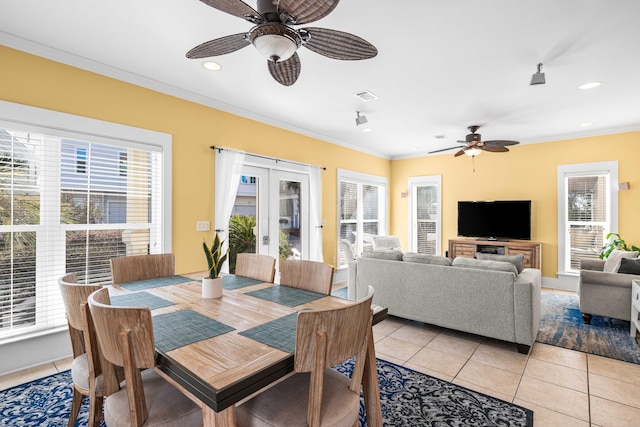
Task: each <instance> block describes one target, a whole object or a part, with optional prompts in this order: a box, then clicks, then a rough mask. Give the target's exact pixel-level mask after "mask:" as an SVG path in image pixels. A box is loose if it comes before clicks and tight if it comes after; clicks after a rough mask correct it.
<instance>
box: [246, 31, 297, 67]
mask: <svg viewBox="0 0 640 427" xmlns="http://www.w3.org/2000/svg"><path fill="white" fill-rule="evenodd" d="M249 37H250V41H251V44H253V46H254V47H255V48H256V50H257V51H258V53H259V54H260V55H262V56H263V57H265V58H267V59H268V60H270V61H273V62H282V61H286V60H287V59H289V58H291V56H293V54H294V53H295V52H296V50H298V48H299V47H300V44H301V40H300V36H299V35H298V33H296V32H295V31H294V30H292V29H291V28H289V27H287V26H286V25H282V24H274V23H266V24H261V25H258V26H256V27H255V28H254V29H252V30H251V33H250V35H249Z"/></svg>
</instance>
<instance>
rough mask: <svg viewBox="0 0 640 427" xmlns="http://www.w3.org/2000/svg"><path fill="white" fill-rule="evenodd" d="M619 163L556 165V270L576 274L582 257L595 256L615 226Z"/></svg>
mask: <svg viewBox="0 0 640 427" xmlns="http://www.w3.org/2000/svg"><path fill="white" fill-rule="evenodd" d="M617 182H618V163H617V162H602V163H586V164H578V165H563V166H559V167H558V197H559V200H558V209H559V212H558V219H559V220H558V226H559V229H558V237H559V249H560V250H559V251H558V257H559V259H558V269H559V272H560V273H569V274H577V273H578V270H579V267H580V259H581V258H598V255H599V252H600V248H601V247H602V245H603V244H604V242H605V236H606V235H607V234H608V233H610V232H611V231H615V230H616V229H617V222H618V193H617Z"/></svg>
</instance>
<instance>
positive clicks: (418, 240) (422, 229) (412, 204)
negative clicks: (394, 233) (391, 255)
mask: <svg viewBox="0 0 640 427" xmlns="http://www.w3.org/2000/svg"><path fill="white" fill-rule="evenodd" d="M441 181H442V178H441V177H440V175H437V176H421V177H415V178H409V190H410V192H411V193H410V198H409V212H410V215H411V221H410V224H409V226H410V227H411V228H410V230H409V247H410V250H411V251H412V252H418V253H423V254H429V255H441V253H442V252H441V248H440V247H441V243H440V242H441V240H442V239H441V217H440V212H441V210H440V206H441V202H440V200H441Z"/></svg>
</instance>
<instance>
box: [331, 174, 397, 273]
mask: <svg viewBox="0 0 640 427" xmlns="http://www.w3.org/2000/svg"><path fill="white" fill-rule="evenodd" d="M386 200H387V181H386V178H381V177H376V176H373V175H367V174H360V173H356V172H350V171H341V170H339V171H338V223H339V230H338V233H339V235H338V242H339V241H340V240H342V239H346V240H348V241H349V242H351V244H352V246H353V250H354V252H355V253H356V254H360V253H362V252H363V251H365V250H369V249H372V248H373V241H372V237H373V236H376V235H381V234H386V223H387V218H386ZM338 246H339V245H338ZM346 265H347V262H346V258H345V255H344V254H343V253H342V250H341V249H340V248H338V268H340V267H345V266H346Z"/></svg>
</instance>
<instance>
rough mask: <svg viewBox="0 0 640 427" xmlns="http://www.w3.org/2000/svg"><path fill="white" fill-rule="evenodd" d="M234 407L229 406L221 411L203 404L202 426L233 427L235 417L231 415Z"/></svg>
mask: <svg viewBox="0 0 640 427" xmlns="http://www.w3.org/2000/svg"><path fill="white" fill-rule="evenodd" d="M233 410H234V407H233V406H230V407H228V408H227V409H224V410H223V411H221V412H216V411H214V410H213V409H211V408H209V407H208V406H207V405H203V408H202V425H203V427H234V426H235V419H234V416H233Z"/></svg>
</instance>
